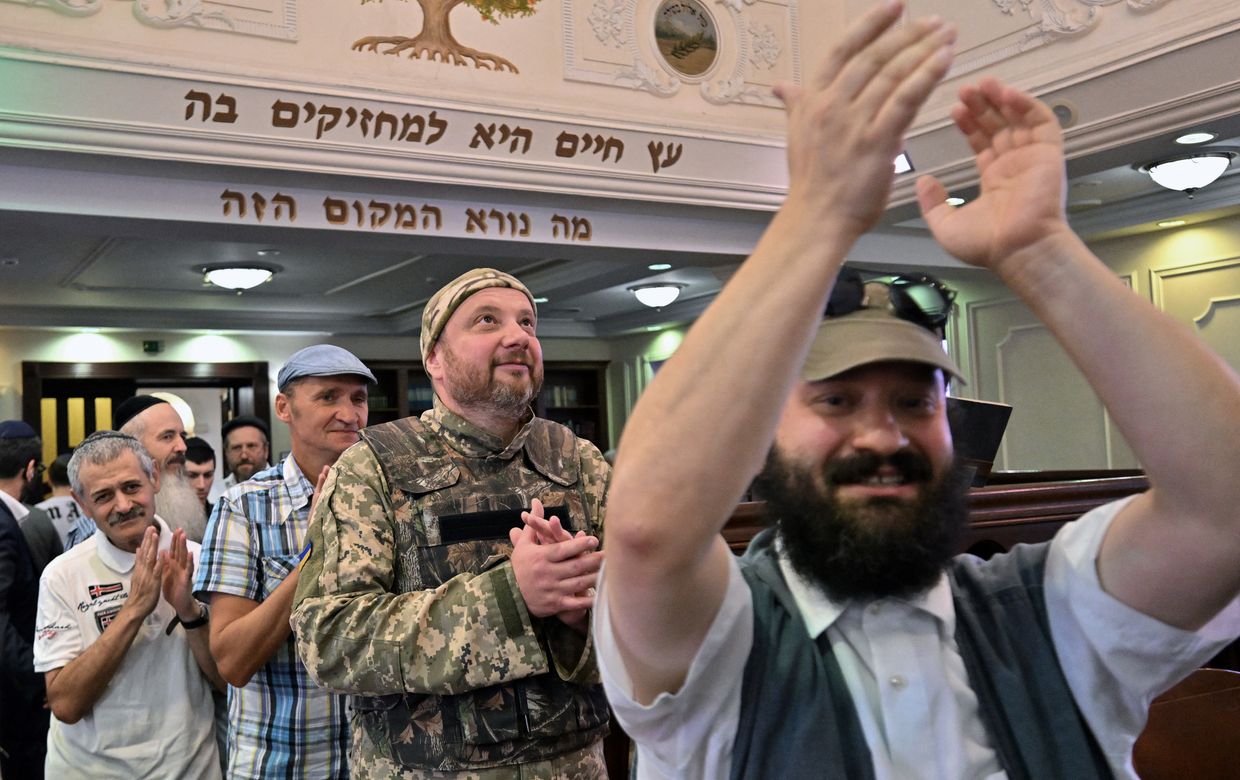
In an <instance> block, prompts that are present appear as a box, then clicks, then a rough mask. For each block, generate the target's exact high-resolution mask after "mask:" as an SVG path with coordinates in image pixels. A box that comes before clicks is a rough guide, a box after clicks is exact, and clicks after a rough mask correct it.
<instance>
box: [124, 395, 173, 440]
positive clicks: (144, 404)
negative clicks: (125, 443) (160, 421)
mask: <svg viewBox="0 0 1240 780" xmlns="http://www.w3.org/2000/svg"><path fill="white" fill-rule="evenodd" d="M166 403H168V402H167V401H165V400H164V399H162V398H156V397H155V396H153V395H135V396H134V397H133V398H126V399H125V400H124V401H121V403H120V406H118V407H116V409H115V411H113V412H112V428H113V429H115V430H118V431H119V430H120V429H121V428H124V427H125V423H127V422H129V421H130V420H132V419H133V418H135V417H137V416H138V415H140V414H142V413H143V412H145V411H146V410H147V409H150V408H151V407H152V406H154V405H155V404H166Z"/></svg>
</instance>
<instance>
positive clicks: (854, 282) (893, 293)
mask: <svg viewBox="0 0 1240 780" xmlns="http://www.w3.org/2000/svg"><path fill="white" fill-rule="evenodd" d="M873 281H875V282H879V283H880V284H885V285H887V288H888V290H889V291H890V292H889V297H890V299H891V310H892V311H893V312H894V313H895V315H896V316H897V317H899V318H900V319H902V320H908V321H909V322H912V323H915V324H917V325H920V326H922V327H923V328H925V329H926V330H929V331H933V332H934V333H937V334H939V335H942V331H943V326H944V325H946V324H947V317H948V315H950V314H951V312H952V302H953V301H955V300H956V291H955V290H953V289H951V288H950V287H948V286H947V285H945V284H943V283H942V282H941V281H939V280H938V279H935V278H934V277H933V276H929V275H927V274H899V275H897V276H893V277H892V278H891V279H890V280H888V281H883V280H880V279H875V280H873ZM865 285H866V281H865V280H864V279H862V278H861V272H860V271H857V270H856V269H853V268H845V269H843V270H841V271H840V274H839V276H838V277H837V278H836V280H835V287H833V288H832V289H831V298H830V299H829V300H828V301H827V312H826V316H828V317H843V316H844V315H845V314H852V313H853V312H855V311H857V310H858V309H864V308H867V304H866V300H865Z"/></svg>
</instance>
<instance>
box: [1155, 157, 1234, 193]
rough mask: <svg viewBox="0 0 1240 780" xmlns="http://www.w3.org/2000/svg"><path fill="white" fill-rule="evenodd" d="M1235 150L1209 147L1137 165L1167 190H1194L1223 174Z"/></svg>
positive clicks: (1191, 191) (1190, 191)
mask: <svg viewBox="0 0 1240 780" xmlns="http://www.w3.org/2000/svg"><path fill="white" fill-rule="evenodd" d="M1235 157H1236V152H1235V151H1233V150H1230V149H1209V150H1202V151H1200V152H1192V153H1189V154H1181V155H1177V156H1175V157H1168V158H1167V159H1165V160H1155V161H1154V162H1150V163H1146V164H1145V165H1142V166H1141V167H1140V170H1141V171H1143V172H1145V173H1148V174H1149V175H1150V178H1151V179H1153V180H1154V181H1155V182H1156V183H1158V184H1160V185H1162V186H1163V187H1166V188H1167V189H1169V190H1178V191H1180V192H1186V193H1188V196H1189V197H1190V198H1191V197H1192V195H1193V193H1194V192H1196V191H1197V190H1199V189H1201V188H1202V187H1204V186H1206V185H1207V184H1210V183H1211V182H1213V181H1214V180H1216V179H1217V178H1218V177H1220V176H1222V175H1223V172H1224V171H1226V170H1227V166H1229V165H1231V161H1232V159H1234V158H1235Z"/></svg>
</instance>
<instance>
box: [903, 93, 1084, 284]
mask: <svg viewBox="0 0 1240 780" xmlns="http://www.w3.org/2000/svg"><path fill="white" fill-rule="evenodd" d="M952 119H953V120H955V122H956V126H957V127H959V128H960V131H961V132H962V133H963V134H964V136H965V138H966V140H967V141H968V143H969V147H970V148H971V149H972V150H973V152H974V154H975V155H976V156H977V168H978V173H979V174H980V177H981V193H980V195H979V196H978V198H977V199H976V200H974V201H973V202H971V203H969V204H967V205H965V206H963V207H961V208H953V207H952V206H949V205H947V204H946V203H945V202H944V199H945V198H946V196H947V192H946V190H944V188H943V185H942V184H940V183H939V182H938V181H937V180H935V179H934V178H933V177H930V176H923V177H922V178H921V179H919V180H918V181H917V200H918V204H919V205H920V206H921V211H922V214H923V215H924V217H925V219H926V222H927V223H928V224H929V225H930V230H931V232H932V233H933V234H934V237H935V239H937V240H938V242H939V243H940V244H942V245H943V248H944V249H946V250H947V251H948V252H951V253H952V254H953V255H955V256H956V257H958V258H960V259H961V260H963V261H964V262H966V263H969V264H971V265H977V266H983V267H986V268H990V269H991V270H993V271H996V272H998V271H1000V270H1001V268H1000V267H999V266H1000V265H1003V264H1004V262H1005V261H1006V260H1007V259H1008V258H1011V257H1012V256H1013V255H1015V254H1017V253H1018V252H1020V251H1021V250H1024V249H1028V248H1031V247H1033V246H1034V245H1036V244H1038V243H1039V242H1041V241H1045V240H1048V239H1050V240H1054V239H1055V238H1057V237H1059V236H1062V235H1065V234H1066V233H1067V232H1069V231H1070V229H1069V227H1068V223H1067V219H1066V217H1065V214H1064V193H1065V191H1066V186H1065V180H1064V176H1065V173H1064V156H1063V136H1062V134H1061V133H1060V130H1059V123H1058V121H1056V119H1055V115H1054V114H1053V113H1052V112H1051V110H1050V108H1048V107H1047V106H1046V105H1045V104H1044V103H1042V102H1041V101H1039V100H1037V99H1035V98H1034V97H1032V96H1031V95H1029V94H1027V93H1025V92H1022V91H1020V90H1018V89H1016V88H1014V87H1010V86H1006V85H1004V84H1002V83H1000V82H999V81H997V80H995V79H993V78H987V79H983V80H982V82H981V83H980V84H977V85H973V86H966V87H963V88H962V89H961V90H960V103H959V104H958V105H956V106H955V107H954V108H953V109H952Z"/></svg>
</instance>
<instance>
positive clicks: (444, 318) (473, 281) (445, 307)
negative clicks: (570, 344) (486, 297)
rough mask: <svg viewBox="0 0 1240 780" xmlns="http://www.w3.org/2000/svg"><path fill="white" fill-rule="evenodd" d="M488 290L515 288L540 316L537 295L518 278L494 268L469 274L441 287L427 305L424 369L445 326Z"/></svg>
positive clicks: (423, 342) (422, 345) (424, 329)
mask: <svg viewBox="0 0 1240 780" xmlns="http://www.w3.org/2000/svg"><path fill="white" fill-rule="evenodd" d="M488 287H511V288H512V289H514V290H518V291H520V292H522V293H524V294H525V297H526V298H529V299H530V306H533V307H534V313H535V314H537V313H538V305H537V304H536V303H534V295H533V294H532V293H531V292H530V291H529V288H527V287H526V286H525V285H524V284H521V282H520V281H519V280H518V279H517V277H515V276H513V275H511V274H506V273H504V272H503V271H496V270H495V269H494V268H475V269H473V270H472V271H466V272H465V273H463V274H461V275H460V276H458V277H456V278H455V279H453V280H452V281H450V282H448V283H447V284H445V285H444V286H443V287H440V288H439V292H437V293H435V294H434V295H432V296H431V298H430V300H429V301H427V302H426V308H424V309H423V310H422V335H421V347H422V365H424V366H425V365H426V356H427V355H429V354H430V351H431V348H432V347H434V346H435V342H436V341H438V340H439V334H441V333H443V328H444V326H445V325H447V324H448V320H449V319H450V318H451V317H452V313H453V312H455V311H456V310H457V307H459V306H460V305H461V303H462V302H464V300H465V299H466V298H468V297H469V296H471V295H473V294H474V293H476V292H478V291H479V290H485V289H487V288H488Z"/></svg>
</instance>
